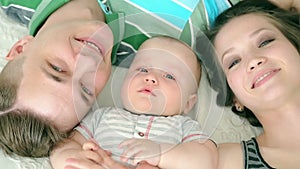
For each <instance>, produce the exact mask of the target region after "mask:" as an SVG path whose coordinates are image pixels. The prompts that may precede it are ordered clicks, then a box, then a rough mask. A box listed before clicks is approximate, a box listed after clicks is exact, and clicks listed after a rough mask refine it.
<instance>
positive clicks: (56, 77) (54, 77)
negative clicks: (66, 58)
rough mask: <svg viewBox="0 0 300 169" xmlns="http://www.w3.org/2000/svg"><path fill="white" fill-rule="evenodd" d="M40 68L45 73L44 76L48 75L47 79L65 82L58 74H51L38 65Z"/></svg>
mask: <svg viewBox="0 0 300 169" xmlns="http://www.w3.org/2000/svg"><path fill="white" fill-rule="evenodd" d="M40 69H41V70H42V72H43V73H44V74H45V75H46V77H48V78H49V79H52V80H54V81H56V82H60V83H61V82H63V83H64V82H65V81H64V80H63V79H61V78H59V77H58V76H55V75H53V74H52V73H50V72H49V71H48V70H46V69H45V68H44V67H42V66H41V67H40Z"/></svg>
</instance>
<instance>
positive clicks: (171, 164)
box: [158, 140, 218, 169]
mask: <svg viewBox="0 0 300 169" xmlns="http://www.w3.org/2000/svg"><path fill="white" fill-rule="evenodd" d="M217 157H218V156H217V148H216V145H215V143H213V142H212V141H211V140H205V141H199V140H195V141H191V142H185V143H182V144H179V145H177V146H175V147H174V148H172V149H170V150H169V151H166V152H165V153H162V154H161V158H160V162H159V165H158V166H159V167H160V168H170V169H182V168H189V169H193V168H194V169H202V168H203V169H214V168H216V166H217V161H218V159H217Z"/></svg>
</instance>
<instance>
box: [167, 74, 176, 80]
mask: <svg viewBox="0 0 300 169" xmlns="http://www.w3.org/2000/svg"><path fill="white" fill-rule="evenodd" d="M164 77H165V78H167V79H171V80H176V79H175V77H174V76H173V75H171V74H166V75H164Z"/></svg>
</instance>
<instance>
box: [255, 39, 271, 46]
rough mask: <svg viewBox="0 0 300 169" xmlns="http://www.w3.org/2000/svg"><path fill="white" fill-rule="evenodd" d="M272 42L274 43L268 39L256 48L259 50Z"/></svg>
mask: <svg viewBox="0 0 300 169" xmlns="http://www.w3.org/2000/svg"><path fill="white" fill-rule="evenodd" d="M272 41H274V39H268V40H265V41H263V42H262V43H260V44H259V45H258V47H259V48H261V47H264V46H266V45H268V44H269V43H271V42H272Z"/></svg>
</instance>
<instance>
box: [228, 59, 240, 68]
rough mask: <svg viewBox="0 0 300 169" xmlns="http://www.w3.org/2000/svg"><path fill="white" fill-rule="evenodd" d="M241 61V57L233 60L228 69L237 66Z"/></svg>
mask: <svg viewBox="0 0 300 169" xmlns="http://www.w3.org/2000/svg"><path fill="white" fill-rule="evenodd" d="M240 61H241V59H235V60H233V61H232V62H231V63H230V64H229V66H228V69H231V68H232V67H233V66H235V65H236V64H238V63H239V62H240Z"/></svg>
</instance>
